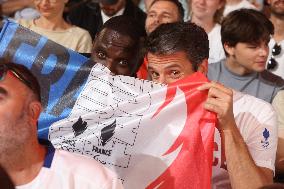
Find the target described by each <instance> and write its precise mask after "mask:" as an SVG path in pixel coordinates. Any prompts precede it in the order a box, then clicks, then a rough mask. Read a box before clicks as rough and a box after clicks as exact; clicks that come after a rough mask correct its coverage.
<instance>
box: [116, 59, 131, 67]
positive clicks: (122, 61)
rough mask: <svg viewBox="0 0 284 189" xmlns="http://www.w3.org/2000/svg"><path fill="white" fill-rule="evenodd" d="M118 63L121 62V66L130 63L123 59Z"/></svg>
mask: <svg viewBox="0 0 284 189" xmlns="http://www.w3.org/2000/svg"><path fill="white" fill-rule="evenodd" d="M118 64H119V65H120V66H128V65H129V64H128V62H127V61H126V60H121V61H119V62H118Z"/></svg>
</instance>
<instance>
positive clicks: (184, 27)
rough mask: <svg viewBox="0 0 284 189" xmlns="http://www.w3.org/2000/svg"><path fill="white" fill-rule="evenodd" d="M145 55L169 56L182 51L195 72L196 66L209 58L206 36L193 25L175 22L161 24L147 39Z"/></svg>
mask: <svg viewBox="0 0 284 189" xmlns="http://www.w3.org/2000/svg"><path fill="white" fill-rule="evenodd" d="M145 50H146V53H148V52H150V53H153V54H160V55H169V54H173V53H176V52H179V51H184V52H185V53H186V55H187V57H188V59H189V60H190V62H191V63H192V66H193V69H194V70H195V71H197V68H198V64H200V63H202V61H203V60H204V59H208V56H209V41H208V36H207V34H206V32H205V31H204V29H203V28H201V27H199V26H197V25H196V24H194V23H189V22H188V23H186V22H176V23H167V24H161V25H160V26H159V27H157V29H155V30H154V31H153V32H152V33H151V34H150V35H149V36H148V38H147V40H146V44H145Z"/></svg>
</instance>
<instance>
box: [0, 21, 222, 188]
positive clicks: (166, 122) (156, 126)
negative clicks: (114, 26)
mask: <svg viewBox="0 0 284 189" xmlns="http://www.w3.org/2000/svg"><path fill="white" fill-rule="evenodd" d="M0 57H6V58H9V59H11V60H12V61H13V62H15V63H18V64H23V65H25V66H27V67H28V68H29V69H30V70H31V71H32V72H33V73H34V75H35V76H36V77H37V78H38V80H39V82H40V84H41V90H42V102H43V106H44V110H43V113H42V115H41V117H40V120H39V136H40V137H41V138H45V139H49V140H50V141H51V142H52V143H53V145H54V146H55V147H57V148H61V149H64V150H67V151H70V152H74V153H80V154H83V155H86V156H90V157H92V158H94V159H96V160H97V161H100V162H101V163H103V164H105V165H106V166H108V167H109V168H110V169H112V170H114V171H115V172H116V173H117V174H118V176H119V178H120V179H121V180H122V181H123V185H124V187H125V188H169V189H170V188H210V178H211V166H212V154H213V133H214V126H215V122H216V118H215V116H214V115H213V114H212V113H209V112H207V111H205V110H204V109H203V103H204V101H205V99H206V97H207V94H206V93H205V92H200V91H198V90H197V89H196V88H197V87H198V86H200V85H201V84H203V83H204V82H207V79H206V78H205V77H204V76H203V75H202V74H200V73H196V74H193V75H192V76H190V77H188V78H185V79H184V80H181V81H179V82H176V83H174V84H172V85H170V86H166V85H160V84H156V83H153V82H150V81H144V80H139V79H135V78H131V77H126V76H112V75H110V72H109V70H108V69H107V68H105V67H103V66H102V65H100V64H96V65H95V66H93V63H92V62H90V61H88V60H87V59H86V58H85V57H83V56H81V55H79V54H77V53H75V52H73V51H72V50H68V49H66V48H64V47H62V46H61V45H59V44H56V43H55V42H52V41H50V40H48V39H46V38H45V37H42V36H40V35H38V34H35V33H34V32H32V31H30V30H28V29H25V28H23V27H22V26H19V25H18V24H16V23H13V22H10V21H5V22H4V25H3V26H2V30H1V34H0ZM92 66H93V67H92Z"/></svg>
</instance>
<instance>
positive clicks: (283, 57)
mask: <svg viewBox="0 0 284 189" xmlns="http://www.w3.org/2000/svg"><path fill="white" fill-rule="evenodd" d="M275 43H276V42H275V40H274V39H273V38H271V40H270V41H269V57H268V59H267V62H268V61H269V59H270V57H271V55H272V49H273V46H274V45H275ZM278 45H280V46H281V49H282V50H281V52H280V54H279V55H277V56H274V59H275V60H276V61H277V62H278V64H277V65H278V66H277V67H276V68H275V69H274V70H269V71H271V72H272V73H274V74H276V75H278V76H280V77H282V79H284V40H282V41H281V42H279V43H278Z"/></svg>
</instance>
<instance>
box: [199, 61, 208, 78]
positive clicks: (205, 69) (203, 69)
mask: <svg viewBox="0 0 284 189" xmlns="http://www.w3.org/2000/svg"><path fill="white" fill-rule="evenodd" d="M197 71H199V72H201V73H203V74H204V75H207V72H208V59H204V60H203V61H202V62H201V64H199V66H198V69H197Z"/></svg>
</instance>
